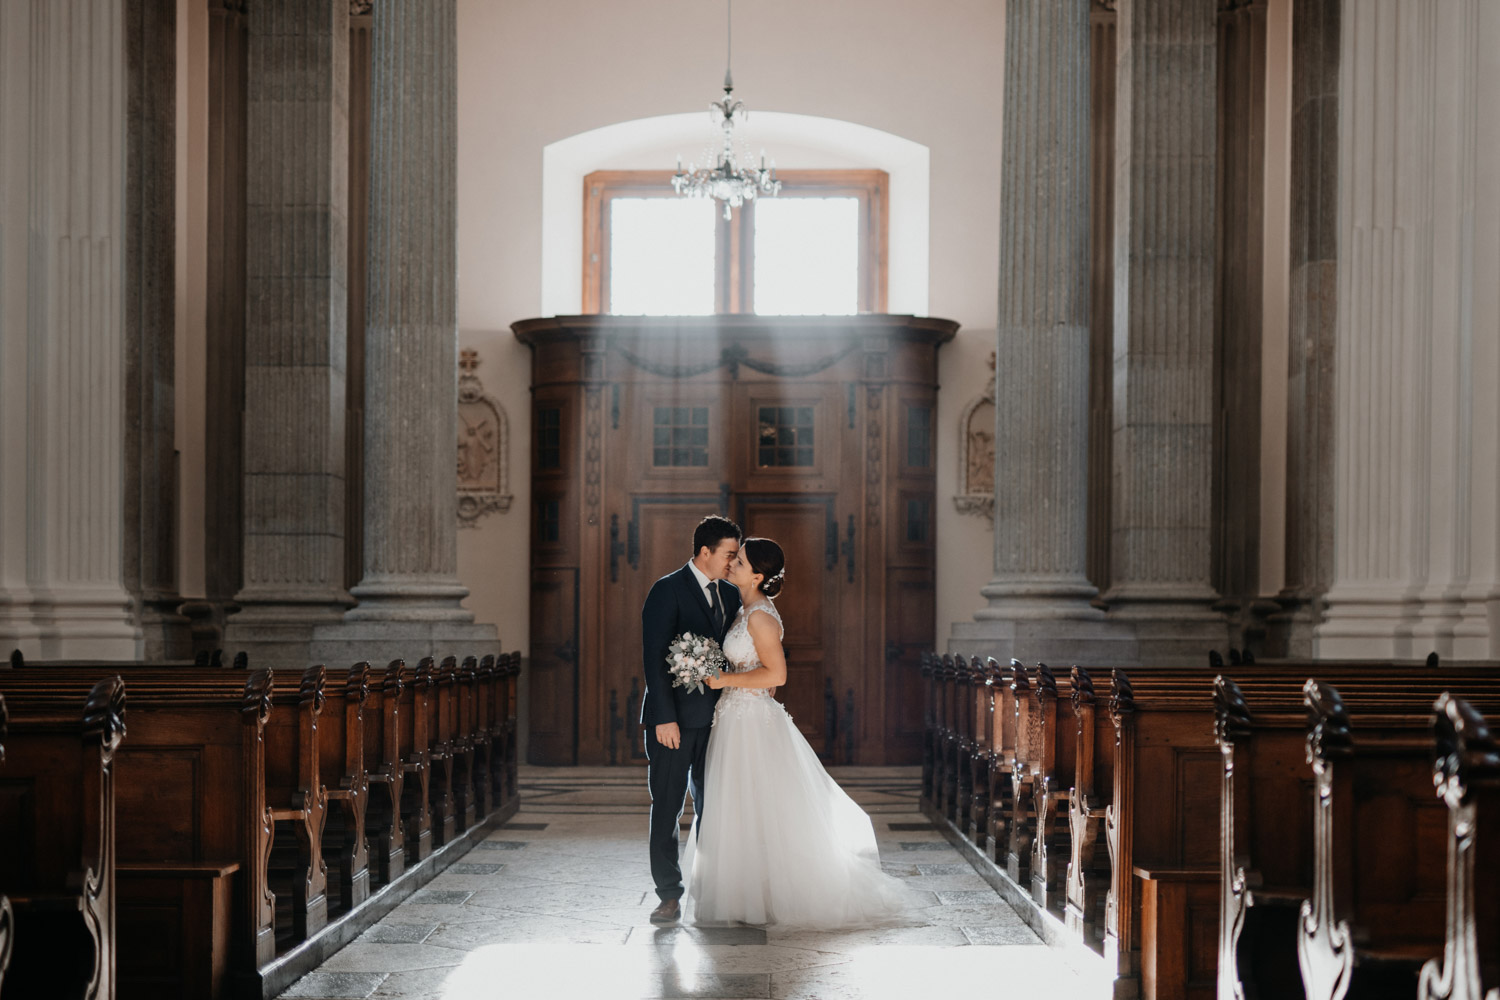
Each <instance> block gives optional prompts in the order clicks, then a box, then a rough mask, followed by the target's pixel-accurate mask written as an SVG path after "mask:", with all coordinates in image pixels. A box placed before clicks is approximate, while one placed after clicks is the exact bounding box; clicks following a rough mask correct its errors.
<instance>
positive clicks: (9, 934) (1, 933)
mask: <svg viewBox="0 0 1500 1000" xmlns="http://www.w3.org/2000/svg"><path fill="white" fill-rule="evenodd" d="M15 939H16V914H15V911H14V910H12V909H11V906H10V900H9V899H7V898H6V897H4V896H0V993H3V991H4V989H5V970H6V969H8V968H10V952H11V946H12V945H13V944H14V943H15Z"/></svg>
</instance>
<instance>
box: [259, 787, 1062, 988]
mask: <svg viewBox="0 0 1500 1000" xmlns="http://www.w3.org/2000/svg"><path fill="white" fill-rule="evenodd" d="M833 774H834V776H835V777H836V778H837V779H838V780H839V782H840V784H842V785H843V786H844V787H845V788H846V789H847V790H848V791H849V793H850V794H851V795H852V796H854V798H855V799H856V801H858V802H859V803H860V804H861V805H862V806H864V808H865V809H866V810H867V811H869V812H870V814H871V816H872V818H873V819H874V821H875V831H876V836H877V838H878V839H879V843H880V852H881V857H882V858H883V859H884V861H885V867H886V869H887V870H888V871H890V872H891V873H893V874H895V875H898V876H900V877H901V878H903V879H905V880H906V881H907V882H908V883H909V884H910V885H912V886H913V887H915V888H918V889H920V890H923V891H924V892H925V893H927V894H928V895H929V896H930V899H931V903H930V905H928V906H926V907H924V908H923V909H922V910H921V911H919V913H918V915H917V918H916V920H917V922H916V925H915V926H909V927H899V928H891V929H883V930H873V931H857V932H849V933H808V932H797V931H777V930H775V929H770V930H766V929H762V928H759V927H747V926H729V927H705V928H699V927H691V926H682V927H665V928H664V927H655V926H652V925H651V924H650V923H649V922H648V920H647V916H648V915H649V913H650V911H651V908H652V907H653V906H654V905H655V902H656V895H655V893H654V892H652V891H651V878H650V874H649V866H648V864H647V857H646V846H645V844H646V812H647V806H648V797H647V794H646V782H645V772H644V769H642V768H567V769H557V768H523V769H522V772H521V798H522V805H521V811H520V813H519V814H518V815H517V816H516V817H515V818H514V819H512V820H511V822H509V823H507V824H506V825H505V826H504V827H501V828H500V829H498V830H495V831H494V832H493V833H491V835H490V836H489V838H488V839H487V840H485V841H483V842H482V843H480V844H479V845H478V846H477V847H476V848H475V849H474V850H472V851H470V852H469V854H468V855H467V856H466V857H464V858H463V859H462V860H461V861H459V862H457V863H455V864H453V865H452V866H451V867H449V868H448V870H447V871H446V872H444V873H443V874H442V875H439V876H438V877H437V878H436V879H434V880H433V881H432V882H431V883H429V884H428V885H427V886H426V887H425V888H423V889H422V890H419V891H418V892H417V893H415V894H414V895H413V896H412V897H411V898H410V899H409V900H407V901H406V902H404V903H402V904H401V905H400V906H398V907H397V908H396V909H395V910H393V911H392V912H391V913H390V914H389V915H387V916H386V917H385V918H384V919H383V920H382V921H381V922H380V923H379V924H377V925H376V926H374V927H372V928H371V929H370V930H369V931H367V932H366V933H365V934H364V935H362V936H361V937H360V938H359V939H357V940H356V941H354V942H353V943H352V944H350V945H349V946H347V947H346V948H344V949H343V950H342V951H341V952H339V953H338V954H337V955H335V956H334V957H333V958H331V959H330V960H329V961H328V962H326V963H325V964H324V965H323V966H322V967H321V968H319V969H318V970H317V971H316V972H313V973H311V974H309V975H307V976H305V977H303V978H302V979H301V980H299V981H298V982H296V983H295V984H293V986H292V987H291V988H290V989H289V990H287V991H286V992H285V993H283V994H282V997H284V998H287V1000H290V998H313V997H319V998H335V997H338V998H346V997H371V998H377V1000H378V998H398V997H399V998H403V1000H471V998H472V1000H478V998H485V1000H489V998H494V997H506V998H507V1000H511V998H533V997H535V998H542V997H546V998H549V1000H561V998H571V997H589V998H609V1000H614V998H632V997H713V998H726V1000H734V998H749V997H756V998H762V1000H769V998H775V1000H846V998H848V1000H853V998H882V1000H884V998H890V1000H898V998H899V1000H907V998H914V997H919V996H983V997H995V996H1014V997H1023V996H1032V995H1041V994H1043V993H1045V995H1047V996H1048V997H1049V1000H1070V998H1072V997H1075V996H1076V997H1083V996H1084V995H1085V994H1084V992H1083V991H1082V989H1081V987H1079V986H1078V982H1077V980H1076V979H1075V977H1073V976H1071V975H1070V974H1069V973H1068V972H1067V970H1066V968H1065V967H1064V966H1063V965H1062V962H1061V961H1060V959H1059V958H1058V956H1057V955H1056V954H1055V953H1053V952H1051V951H1049V949H1047V948H1046V947H1045V946H1044V945H1042V944H1041V942H1040V941H1039V940H1038V939H1037V937H1036V935H1035V934H1033V933H1032V932H1031V930H1030V929H1029V928H1028V927H1026V926H1025V924H1023V923H1022V922H1021V920H1020V918H1019V917H1017V916H1016V914H1015V913H1014V911H1012V910H1011V908H1010V907H1009V906H1007V905H1006V904H1005V902H1004V901H1003V900H1001V899H1000V897H999V896H998V895H996V893H995V892H994V890H993V889H991V888H990V887H989V885H988V884H986V883H985V882H984V880H983V879H981V878H980V877H979V876H978V875H977V874H975V872H974V870H973V869H972V868H971V867H970V866H969V865H968V864H967V863H966V862H965V861H964V860H963V859H962V858H961V857H960V856H959V854H958V853H957V852H956V851H955V850H954V849H953V848H952V846H951V845H950V844H949V843H948V842H947V841H946V840H945V839H943V837H942V835H941V834H940V833H938V832H937V831H936V830H934V829H933V828H932V827H931V825H930V824H929V823H928V822H927V820H926V819H925V818H924V817H923V816H922V815H921V814H920V813H919V812H918V811H917V781H918V776H917V771H916V769H915V768H863V767H859V768H855V767H851V768H835V769H833Z"/></svg>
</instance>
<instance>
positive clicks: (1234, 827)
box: [1214, 665, 1500, 998]
mask: <svg viewBox="0 0 1500 1000" xmlns="http://www.w3.org/2000/svg"><path fill="white" fill-rule="evenodd" d="M1301 672H1303V671H1301V670H1294V671H1292V672H1290V673H1289V674H1285V675H1284V676H1283V679H1282V680H1281V681H1280V682H1279V683H1278V684H1276V685H1275V686H1274V687H1273V686H1270V685H1269V683H1268V682H1267V681H1266V680H1265V679H1264V678H1255V677H1254V675H1251V674H1244V675H1242V683H1236V682H1234V681H1232V680H1230V679H1229V678H1227V677H1220V678H1219V679H1218V680H1217V681H1216V683H1215V694H1214V701H1215V734H1216V739H1217V740H1218V742H1219V745H1220V750H1221V753H1222V755H1223V758H1224V777H1223V792H1222V795H1221V804H1222V809H1223V820H1222V823H1221V827H1222V847H1221V859H1220V881H1221V898H1222V905H1221V910H1220V913H1221V917H1220V935H1221V937H1220V947H1219V956H1220V958H1219V964H1218V978H1219V987H1218V994H1219V996H1221V997H1226V998H1227V997H1236V996H1244V995H1247V994H1249V995H1261V996H1270V995H1287V996H1296V995H1299V994H1301V992H1302V984H1301V977H1300V976H1299V975H1298V968H1299V965H1298V950H1297V949H1298V945H1297V941H1298V932H1299V928H1300V926H1301V924H1302V921H1303V917H1302V914H1301V907H1302V904H1303V901H1304V900H1306V899H1309V898H1312V897H1313V896H1314V885H1315V882H1316V878H1315V853H1314V850H1313V844H1314V830H1315V819H1314V814H1315V811H1316V802H1317V795H1316V792H1315V774H1314V769H1313V768H1312V767H1311V766H1310V765H1309V762H1308V756H1307V745H1308V732H1307V721H1306V720H1307V711H1308V709H1307V701H1306V699H1307V691H1306V686H1305V685H1303V686H1299V687H1297V688H1296V690H1295V692H1294V691H1293V690H1292V688H1293V685H1294V684H1295V678H1296V676H1297V674H1299V673H1301ZM1328 676H1338V677H1339V678H1340V682H1341V685H1342V686H1341V688H1340V689H1339V690H1340V691H1341V692H1342V695H1343V696H1342V698H1341V699H1340V701H1341V703H1342V704H1345V705H1346V706H1347V709H1346V711H1347V712H1351V713H1353V717H1354V720H1355V725H1356V729H1357V730H1358V732H1359V733H1360V734H1361V739H1362V740H1364V741H1365V742H1366V743H1367V744H1370V745H1372V746H1373V745H1377V744H1378V745H1380V746H1381V748H1382V749H1380V750H1379V751H1378V752H1379V753H1380V754H1391V753H1396V754H1397V755H1398V756H1402V755H1404V756H1405V757H1407V758H1408V759H1407V761H1406V763H1404V764H1401V765H1399V767H1398V770H1400V771H1401V773H1403V774H1404V775H1405V778H1406V780H1407V781H1408V782H1409V783H1410V782H1416V790H1415V793H1414V794H1415V797H1416V799H1417V800H1420V801H1419V804H1422V803H1426V798H1427V795H1428V794H1429V793H1428V791H1427V784H1426V782H1427V771H1428V769H1427V764H1426V757H1427V755H1428V752H1429V751H1428V749H1427V746H1428V743H1429V739H1428V733H1429V728H1430V718H1431V705H1432V703H1433V700H1434V699H1435V698H1436V697H1437V696H1438V695H1439V694H1441V693H1442V692H1443V691H1444V690H1445V689H1446V687H1447V686H1448V685H1450V684H1452V683H1462V684H1464V685H1466V686H1467V687H1468V688H1469V689H1470V690H1472V691H1473V692H1474V693H1475V695H1476V697H1477V698H1479V699H1480V701H1481V703H1482V704H1486V705H1493V706H1496V707H1500V686H1497V679H1496V674H1495V671H1493V670H1489V671H1488V672H1486V671H1485V670H1484V669H1482V668H1481V669H1469V668H1445V669H1442V670H1438V669H1437V668H1431V669H1423V670H1420V671H1418V672H1412V671H1409V670H1402V671H1401V674H1400V677H1399V679H1398V678H1397V677H1393V676H1391V674H1390V672H1389V671H1380V670H1376V671H1374V672H1373V673H1372V671H1371V668H1369V667H1368V666H1366V667H1363V668H1361V667H1359V666H1349V665H1345V666H1340V667H1333V668H1329V672H1328ZM1247 689H1254V690H1255V693H1254V694H1253V695H1252V694H1249V693H1247ZM1393 773H1395V772H1393ZM1394 787H1395V786H1393V788H1394ZM1390 801H1391V802H1392V803H1393V802H1395V799H1391V800H1390ZM1436 818H1437V817H1436V815H1435V813H1433V814H1429V815H1428V823H1429V825H1430V826H1432V827H1434V828H1435V826H1436V822H1435V820H1436ZM1428 847H1429V853H1428V858H1427V862H1428V865H1429V868H1430V869H1432V870H1430V871H1429V875H1430V876H1431V877H1432V878H1436V871H1435V868H1434V866H1435V863H1436V862H1435V857H1436V854H1437V853H1438V850H1439V848H1440V845H1437V844H1435V843H1429V844H1428ZM1401 870H1402V871H1409V870H1410V866H1409V865H1407V866H1402V868H1401ZM1436 891H1437V887H1436V886H1435V885H1434V886H1433V888H1432V893H1433V894H1434V895H1435V894H1436ZM1435 936H1436V934H1435V932H1434V937H1435ZM1407 972H1408V979H1409V978H1410V975H1411V973H1412V970H1411V969H1410V968H1408V970H1407Z"/></svg>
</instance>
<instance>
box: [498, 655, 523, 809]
mask: <svg viewBox="0 0 1500 1000" xmlns="http://www.w3.org/2000/svg"><path fill="white" fill-rule="evenodd" d="M520 678H521V651H520V650H519V649H514V650H511V653H510V666H509V668H508V669H507V670H506V671H505V682H504V698H503V700H504V703H505V716H504V718H505V753H504V757H505V795H504V797H503V799H502V804H509V803H511V802H513V801H515V800H516V797H517V796H518V795H519V794H520V786H519V779H518V771H517V768H518V767H519V765H520V762H521V756H520V750H519V743H518V740H519V738H520V736H519V730H518V726H517V722H516V713H517V712H518V711H519V709H520Z"/></svg>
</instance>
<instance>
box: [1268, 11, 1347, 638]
mask: <svg viewBox="0 0 1500 1000" xmlns="http://www.w3.org/2000/svg"><path fill="white" fill-rule="evenodd" d="M1342 6H1343V4H1342V2H1341V0H1306V2H1299V3H1296V4H1294V5H1293V7H1292V163H1291V178H1292V188H1291V191H1292V206H1291V219H1290V233H1291V247H1290V249H1291V275H1290V279H1291V280H1290V316H1289V317H1288V319H1289V322H1288V327H1289V339H1290V345H1289V348H1290V349H1289V350H1288V353H1287V458H1286V563H1285V565H1286V586H1285V587H1284V588H1283V590H1282V592H1281V593H1280V594H1279V595H1277V600H1278V601H1279V602H1280V603H1281V604H1282V606H1283V607H1284V608H1285V611H1284V613H1283V614H1281V615H1278V616H1277V617H1275V618H1273V619H1272V621H1271V629H1272V632H1271V642H1270V644H1269V645H1270V650H1271V651H1272V652H1275V653H1279V654H1282V655H1286V656H1294V657H1308V656H1311V655H1312V651H1313V629H1314V627H1315V626H1316V625H1317V624H1318V622H1319V621H1321V620H1322V617H1323V596H1324V595H1325V594H1326V593H1327V591H1328V585H1329V583H1330V582H1331V581H1332V579H1333V426H1334V425H1333V412H1334V365H1333V353H1334V335H1335V327H1336V325H1337V318H1338V264H1339V252H1338V204H1339V110H1340V100H1339V11H1340V9H1341V7H1342Z"/></svg>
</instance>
